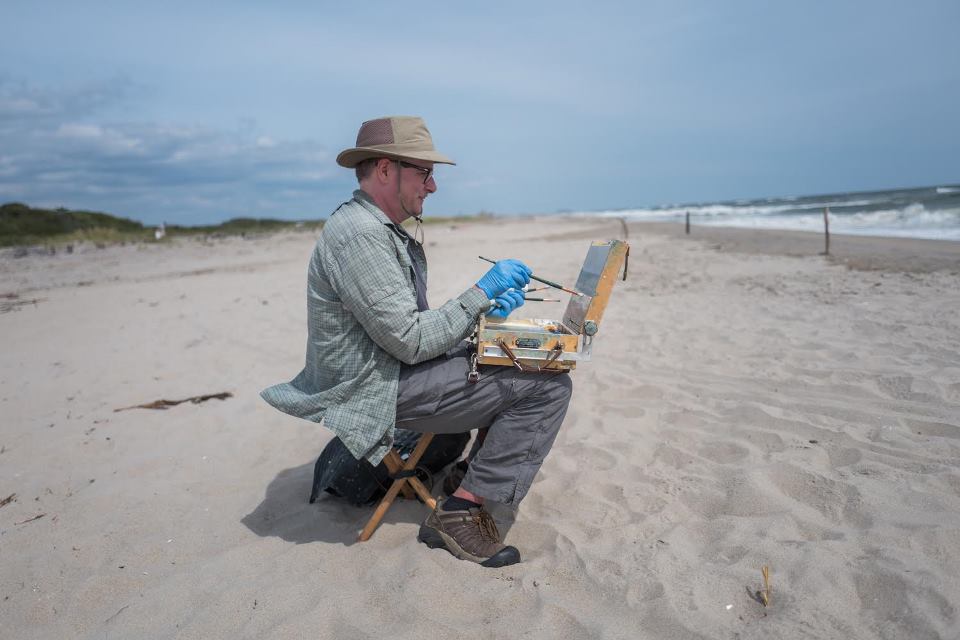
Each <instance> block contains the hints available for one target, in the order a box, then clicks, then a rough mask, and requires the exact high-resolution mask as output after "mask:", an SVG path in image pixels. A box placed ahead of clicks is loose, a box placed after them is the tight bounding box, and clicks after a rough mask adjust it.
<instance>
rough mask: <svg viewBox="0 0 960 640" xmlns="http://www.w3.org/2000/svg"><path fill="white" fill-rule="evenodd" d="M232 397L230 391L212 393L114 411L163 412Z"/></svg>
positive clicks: (156, 401)
mask: <svg viewBox="0 0 960 640" xmlns="http://www.w3.org/2000/svg"><path fill="white" fill-rule="evenodd" d="M232 397H233V394H232V393H230V392H229V391H223V392H221V393H210V394H207V395H203V396H191V397H189V398H184V399H183V400H154V401H153V402H147V403H145V404H135V405H133V406H130V407H121V408H119V409H114V410H113V411H114V412H117V411H127V410H128V409H159V410H161V411H163V410H165V409H167V407H175V406H177V405H178V404H183V403H184V402H192V403H193V404H200V403H201V402H206V401H207V400H226V399H227V398H232Z"/></svg>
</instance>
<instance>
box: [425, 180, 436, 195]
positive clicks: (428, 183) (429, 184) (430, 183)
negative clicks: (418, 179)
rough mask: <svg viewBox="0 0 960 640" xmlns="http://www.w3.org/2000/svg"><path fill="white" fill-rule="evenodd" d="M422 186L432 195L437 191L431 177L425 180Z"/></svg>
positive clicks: (434, 181)
mask: <svg viewBox="0 0 960 640" xmlns="http://www.w3.org/2000/svg"><path fill="white" fill-rule="evenodd" d="M424 186H425V187H426V188H427V193H433V192H434V191H436V190H437V181H436V180H434V179H433V176H430V177H429V178H427V181H426V182H425V183H424Z"/></svg>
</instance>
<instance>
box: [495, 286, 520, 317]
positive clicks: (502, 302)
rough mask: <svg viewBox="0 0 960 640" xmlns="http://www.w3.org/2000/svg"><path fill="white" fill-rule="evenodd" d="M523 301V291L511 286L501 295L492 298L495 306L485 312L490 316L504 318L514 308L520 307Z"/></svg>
mask: <svg viewBox="0 0 960 640" xmlns="http://www.w3.org/2000/svg"><path fill="white" fill-rule="evenodd" d="M523 301H524V297H523V291H517V290H516V289H512V288H511V289H507V290H506V291H504V292H503V293H502V294H501V295H499V296H497V297H496V298H494V300H493V303H494V304H495V305H496V306H495V307H494V308H492V309H491V310H490V311H488V312H487V316H489V317H491V318H506V317H507V316H509V315H510V313H511V312H512V311H513V310H514V309H516V308H517V307H522V306H523Z"/></svg>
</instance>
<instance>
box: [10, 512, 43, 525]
mask: <svg viewBox="0 0 960 640" xmlns="http://www.w3.org/2000/svg"><path fill="white" fill-rule="evenodd" d="M45 515H47V514H45V513H41V514H38V515H35V516H33V517H32V518H27V519H26V520H21V521H20V522H14V523H13V524H27V523H28V522H33V521H34V520H39V519H40V518H42V517H43V516H45Z"/></svg>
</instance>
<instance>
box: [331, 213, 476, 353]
mask: <svg viewBox="0 0 960 640" xmlns="http://www.w3.org/2000/svg"><path fill="white" fill-rule="evenodd" d="M388 233H389V232H387V233H376V232H372V231H367V232H363V233H360V234H358V235H356V236H354V237H352V238H350V239H349V240H348V241H347V242H345V243H344V244H343V245H341V246H340V247H338V248H337V250H336V251H331V252H330V253H328V254H327V255H326V256H325V267H326V269H327V273H328V274H329V276H330V282H331V285H332V286H333V287H334V289H335V290H336V292H337V295H338V296H339V297H340V300H341V301H342V304H343V305H344V307H345V308H346V309H347V310H348V311H349V312H350V313H351V314H353V316H354V317H355V318H356V319H357V321H358V322H359V323H360V324H361V325H362V326H363V328H364V330H365V331H366V332H367V334H368V335H369V336H370V337H371V338H372V339H373V341H374V342H376V343H377V345H378V346H380V347H381V348H382V349H383V350H385V351H386V352H387V353H389V354H390V355H392V356H393V357H394V358H396V359H397V360H400V361H401V362H404V363H406V364H415V363H417V362H422V361H424V360H429V359H430V358H434V357H436V356H438V355H440V354H442V353H444V352H445V351H447V350H448V349H450V348H452V347H453V346H455V345H456V344H457V343H458V342H459V341H461V340H463V339H464V338H465V337H467V336H468V335H469V334H470V331H471V330H472V329H473V328H474V326H475V325H476V321H477V318H478V317H479V315H480V314H481V313H482V312H484V311H485V310H486V309H487V307H488V305H489V301H488V300H487V298H486V295H485V294H484V293H483V292H482V291H480V290H479V289H477V288H475V287H471V288H470V289H468V290H466V291H464V292H463V293H462V294H460V295H459V296H458V297H456V298H454V299H453V300H450V301H448V302H446V303H445V304H444V305H443V306H441V307H439V308H437V309H430V310H427V311H418V310H417V301H416V298H415V297H414V295H413V294H412V292H411V289H410V282H409V280H408V274H407V272H406V269H405V268H404V267H403V266H402V265H401V264H400V262H399V261H398V260H397V257H396V256H397V250H396V245H395V244H394V242H393V240H392V239H391V238H390V236H389V235H388Z"/></svg>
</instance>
